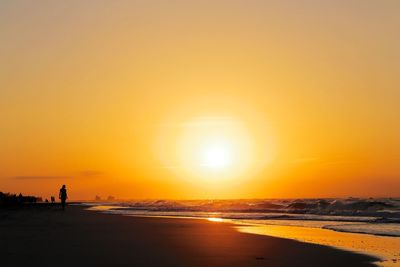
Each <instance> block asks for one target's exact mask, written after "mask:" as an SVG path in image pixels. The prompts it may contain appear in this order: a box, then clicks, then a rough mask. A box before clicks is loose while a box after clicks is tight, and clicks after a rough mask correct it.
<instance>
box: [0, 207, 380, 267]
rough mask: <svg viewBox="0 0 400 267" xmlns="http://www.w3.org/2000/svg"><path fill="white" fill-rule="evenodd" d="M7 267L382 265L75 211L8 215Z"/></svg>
mask: <svg viewBox="0 0 400 267" xmlns="http://www.w3.org/2000/svg"><path fill="white" fill-rule="evenodd" d="M0 259H1V266H194V267H195V266H202V267H204V266H233V267H235V266H249V267H251V266H280V267H281V266H288V267H289V266H328V267H329V266H374V265H373V264H372V262H373V261H376V259H375V258H373V257H371V256H366V255H361V254H355V253H351V252H347V251H341V250H337V249H334V248H331V247H326V246H321V245H316V244H308V243H302V242H297V241H294V240H289V239H283V238H276V237H269V236H262V235H252V234H248V233H240V232H238V231H237V230H236V229H235V225H233V224H227V223H218V222H211V221H207V220H199V219H174V218H139V217H126V216H121V215H111V214H102V213H98V212H93V211H87V210H84V208H83V207H79V206H69V207H68V209H67V210H66V211H65V212H63V211H61V210H59V209H58V207H52V206H48V205H36V206H32V207H25V208H23V209H17V210H16V209H14V210H13V209H0Z"/></svg>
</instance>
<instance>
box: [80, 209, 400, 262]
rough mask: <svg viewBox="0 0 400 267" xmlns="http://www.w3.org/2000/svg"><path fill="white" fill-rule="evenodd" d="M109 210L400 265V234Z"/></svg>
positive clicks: (106, 211) (100, 210)
mask: <svg viewBox="0 0 400 267" xmlns="http://www.w3.org/2000/svg"><path fill="white" fill-rule="evenodd" d="M109 208H111V209H112V208H115V206H107V205H104V206H92V207H88V208H87V210H90V211H97V212H105V213H108V211H109ZM109 214H119V215H123V216H129V217H139V218H140V217H143V218H172V219H196V220H210V221H214V222H223V223H228V224H232V225H234V227H235V228H236V229H237V230H238V231H240V232H243V233H249V234H258V235H263V236H273V237H277V238H285V239H290V240H296V241H300V242H305V243H311V244H317V245H324V246H329V247H332V248H335V249H340V250H345V251H349V252H353V253H361V254H364V255H369V256H372V257H376V258H377V260H376V261H375V262H374V263H376V264H377V265H378V266H382V267H397V266H400V253H398V251H397V250H396V248H398V247H400V238H399V237H398V236H393V237H392V236H384V235H375V234H369V233H355V232H346V231H337V230H335V229H329V228H324V227H317V226H304V225H303V226H298V225H284V224H282V225H281V224H276V223H275V224H268V223H265V222H264V223H260V222H257V220H255V221H254V222H253V221H252V220H237V219H225V218H217V217H215V218H214V217H195V216H194V217H190V216H178V215H175V216H173V215H143V214H129V213H128V214H125V213H119V212H118V210H117V212H109Z"/></svg>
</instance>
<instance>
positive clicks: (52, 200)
mask: <svg viewBox="0 0 400 267" xmlns="http://www.w3.org/2000/svg"><path fill="white" fill-rule="evenodd" d="M50 199H51V203H52V204H54V202H56V199H55V197H53V196H51V198H50Z"/></svg>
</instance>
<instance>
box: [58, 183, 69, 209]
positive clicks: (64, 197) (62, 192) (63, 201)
mask: <svg viewBox="0 0 400 267" xmlns="http://www.w3.org/2000/svg"><path fill="white" fill-rule="evenodd" d="M58 198H59V199H61V206H62V209H63V210H65V204H66V201H67V198H68V196H67V188H66V187H65V184H64V185H63V186H62V187H61V189H60V194H59V195H58Z"/></svg>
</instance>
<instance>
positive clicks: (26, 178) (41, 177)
mask: <svg viewBox="0 0 400 267" xmlns="http://www.w3.org/2000/svg"><path fill="white" fill-rule="evenodd" d="M11 178H12V179H17V180H46V179H69V178H71V177H69V176H35V175H33V176H30V175H23V176H13V177H11Z"/></svg>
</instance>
